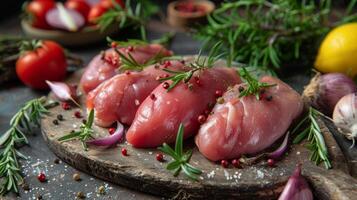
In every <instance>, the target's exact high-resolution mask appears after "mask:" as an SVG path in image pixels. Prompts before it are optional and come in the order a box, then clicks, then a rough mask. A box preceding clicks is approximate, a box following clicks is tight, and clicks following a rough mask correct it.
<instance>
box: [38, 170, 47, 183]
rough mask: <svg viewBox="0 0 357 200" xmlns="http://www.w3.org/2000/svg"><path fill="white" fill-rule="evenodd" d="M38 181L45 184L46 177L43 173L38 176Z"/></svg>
mask: <svg viewBox="0 0 357 200" xmlns="http://www.w3.org/2000/svg"><path fill="white" fill-rule="evenodd" d="M37 179H38V180H39V181H40V182H41V183H43V182H45V181H46V175H45V174H44V173H43V172H41V173H39V174H38V175H37Z"/></svg>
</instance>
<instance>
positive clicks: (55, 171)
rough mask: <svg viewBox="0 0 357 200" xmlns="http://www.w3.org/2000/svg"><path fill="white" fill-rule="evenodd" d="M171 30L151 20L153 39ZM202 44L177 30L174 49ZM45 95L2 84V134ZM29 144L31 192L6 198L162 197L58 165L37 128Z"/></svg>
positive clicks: (7, 30) (8, 26)
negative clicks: (76, 175) (102, 192)
mask: <svg viewBox="0 0 357 200" xmlns="http://www.w3.org/2000/svg"><path fill="white" fill-rule="evenodd" d="M167 31H170V28H168V27H166V26H165V25H163V24H161V23H160V22H153V23H150V25H149V32H148V34H149V38H150V39H155V38H158V37H159V36H160V35H161V34H163V33H164V32H167ZM0 34H11V35H21V34H22V31H21V27H20V21H19V19H17V18H9V19H8V20H6V21H2V22H0ZM199 46H200V43H198V42H197V41H194V40H193V39H192V38H191V37H190V36H189V35H187V34H185V33H177V34H176V36H175V38H174V40H173V42H172V44H171V47H170V48H171V49H172V50H173V51H174V52H175V53H176V54H182V55H188V54H195V53H197V51H198V48H199ZM105 48H106V47H105V43H104V42H103V44H102V45H95V46H90V47H84V48H76V49H71V52H73V53H75V54H77V55H79V56H80V57H81V58H82V59H83V60H84V62H85V63H88V61H89V60H90V59H91V58H92V57H93V56H94V55H95V54H97V53H98V52H99V51H100V50H102V49H105ZM284 80H285V81H287V82H288V83H289V84H290V85H292V86H293V87H294V88H295V89H297V90H298V91H301V90H302V88H303V85H305V84H306V83H307V82H308V80H309V77H308V76H307V75H305V74H302V73H296V74H294V75H292V76H288V77H286V78H284ZM45 94H46V93H42V92H38V91H34V90H31V89H29V88H28V87H25V86H23V85H22V84H20V83H12V84H4V85H1V86H0V134H2V133H4V132H5V130H7V129H8V123H9V120H10V118H11V117H12V116H13V114H14V113H15V112H16V111H17V110H18V109H19V108H20V106H21V105H22V104H23V103H25V102H26V101H27V100H30V99H33V98H36V97H39V96H41V95H45ZM29 143H30V145H29V146H25V147H23V148H22V149H21V152H23V153H24V154H25V155H26V156H28V160H22V161H21V166H22V168H23V173H24V175H25V181H26V182H27V183H28V184H29V186H30V191H24V190H22V189H21V191H20V196H17V197H16V196H15V195H13V194H10V195H8V196H7V198H6V199H16V198H17V199H36V196H37V195H42V197H43V199H54V200H57V199H58V200H61V199H75V195H76V193H77V192H83V193H84V194H85V195H86V196H87V198H86V199H125V200H131V199H143V200H146V199H147V200H149V199H160V197H155V196H151V195H148V194H143V193H141V192H137V191H133V190H129V189H126V188H125V187H120V186H117V185H114V184H111V183H108V182H105V181H102V180H99V179H97V178H94V177H91V176H90V175H87V174H84V173H82V172H78V171H77V170H76V169H74V168H72V167H71V166H69V165H67V164H66V163H63V162H61V163H59V164H55V163H54V160H55V159H56V156H55V155H54V154H53V153H52V152H51V151H50V150H49V149H48V147H47V146H46V144H45V142H44V140H43V138H42V136H41V134H40V131H39V130H38V131H36V134H35V135H34V136H29ZM346 146H347V145H346ZM118 153H119V152H118ZM39 171H44V172H45V174H46V175H47V178H48V182H47V183H40V182H39V181H38V180H37V177H36V176H37V174H38V172H39ZM74 173H79V174H80V176H81V179H82V181H80V182H76V181H74V180H73V179H72V176H73V174H74ZM99 186H105V188H106V191H107V192H106V194H105V195H100V196H99V195H97V193H96V191H97V189H98V187H99ZM0 199H1V197H0Z"/></svg>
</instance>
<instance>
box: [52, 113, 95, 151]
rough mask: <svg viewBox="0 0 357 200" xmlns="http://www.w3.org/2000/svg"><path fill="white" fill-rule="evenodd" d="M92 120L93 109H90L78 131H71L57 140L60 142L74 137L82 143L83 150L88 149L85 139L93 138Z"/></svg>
mask: <svg viewBox="0 0 357 200" xmlns="http://www.w3.org/2000/svg"><path fill="white" fill-rule="evenodd" d="M93 121H94V110H93V109H92V110H90V112H89V115H88V117H87V121H86V123H83V124H82V125H81V126H80V130H79V131H74V132H71V133H69V134H67V135H65V136H63V137H60V138H59V139H58V141H60V142H66V141H70V140H74V139H79V140H80V141H81V143H82V146H83V149H84V150H85V151H87V150H88V146H87V143H86V141H87V140H88V139H92V138H93V135H92V134H93V132H94V131H93V129H92V125H93Z"/></svg>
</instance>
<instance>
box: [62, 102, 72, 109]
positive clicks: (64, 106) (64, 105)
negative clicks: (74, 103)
mask: <svg viewBox="0 0 357 200" xmlns="http://www.w3.org/2000/svg"><path fill="white" fill-rule="evenodd" d="M62 108H63V110H69V109H71V105H69V103H67V102H62Z"/></svg>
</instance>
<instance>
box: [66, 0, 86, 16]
mask: <svg viewBox="0 0 357 200" xmlns="http://www.w3.org/2000/svg"><path fill="white" fill-rule="evenodd" d="M65 6H66V7H67V8H70V9H73V10H76V11H78V12H79V13H81V15H82V16H83V17H84V18H85V19H86V18H87V16H88V13H89V10H90V9H91V8H90V5H89V4H88V3H87V2H86V1H85V0H68V1H67V2H66V4H65Z"/></svg>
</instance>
